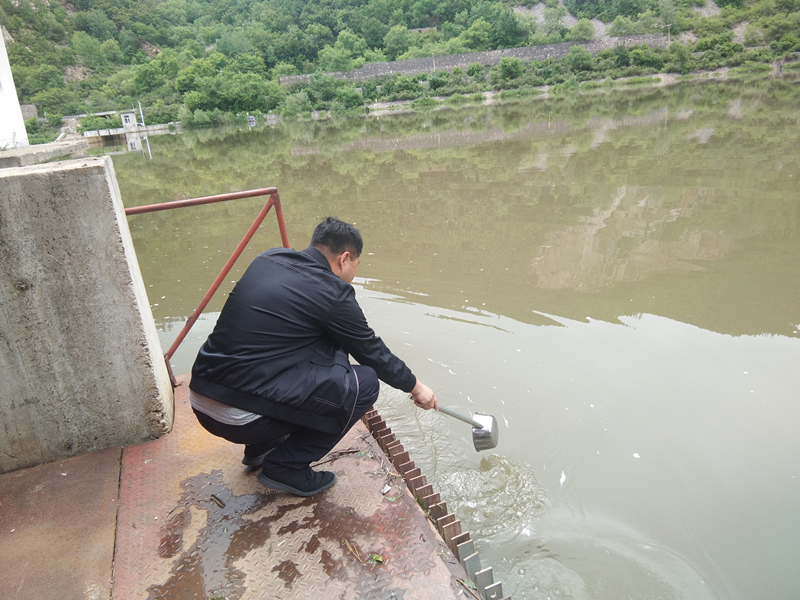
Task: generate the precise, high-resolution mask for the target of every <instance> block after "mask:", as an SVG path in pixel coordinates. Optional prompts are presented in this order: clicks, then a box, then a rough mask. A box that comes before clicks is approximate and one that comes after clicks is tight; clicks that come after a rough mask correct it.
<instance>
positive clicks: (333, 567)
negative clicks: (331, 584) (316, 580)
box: [319, 550, 347, 581]
mask: <svg viewBox="0 0 800 600" xmlns="http://www.w3.org/2000/svg"><path fill="white" fill-rule="evenodd" d="M319 562H320V564H321V565H322V569H323V570H324V571H325V574H326V575H327V576H328V577H329V578H330V579H337V580H339V581H346V580H347V569H345V568H344V565H343V564H342V561H340V560H336V559H335V558H333V555H332V554H331V553H330V552H328V551H327V550H323V551H322V557H321V558H320V561H319Z"/></svg>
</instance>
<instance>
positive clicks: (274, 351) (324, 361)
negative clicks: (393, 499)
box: [190, 247, 416, 433]
mask: <svg viewBox="0 0 800 600" xmlns="http://www.w3.org/2000/svg"><path fill="white" fill-rule="evenodd" d="M348 354H350V355H351V356H353V358H355V359H356V360H357V361H358V362H359V363H360V364H362V365H367V366H370V367H372V368H373V369H375V371H376V372H377V374H378V378H380V379H381V380H382V381H384V382H386V383H387V384H389V385H391V386H392V387H395V388H399V389H401V390H403V391H405V392H410V391H411V390H412V388H413V387H414V385H415V383H416V377H414V375H413V374H412V373H411V370H410V369H409V368H408V367H407V366H406V365H405V363H404V362H403V361H402V360H400V359H399V358H398V357H396V356H395V355H394V354H392V353H391V351H390V350H389V349H388V348H387V347H386V344H384V343H383V341H382V340H381V339H380V338H379V337H378V336H376V335H375V332H374V331H373V330H372V329H371V328H370V327H369V325H368V324H367V320H366V318H365V317H364V313H363V312H362V310H361V307H360V306H359V305H358V302H356V297H355V291H354V290H353V286H351V285H350V284H349V283H347V282H346V281H344V280H342V279H340V278H339V277H337V276H336V275H335V274H334V273H333V271H332V270H331V268H330V265H329V264H328V261H327V259H326V258H325V256H324V255H323V254H322V253H321V252H320V251H319V250H317V249H316V248H313V247H310V248H306V249H305V250H303V251H302V252H297V251H295V250H292V249H287V248H273V249H272V250H268V251H266V252H264V253H262V254H260V255H259V256H258V257H256V259H255V260H254V261H253V262H252V264H251V265H250V266H249V267H248V269H247V271H246V272H245V273H244V275H243V276H242V278H241V279H240V280H239V282H238V283H237V284H236V286H235V287H234V288H233V291H232V292H231V293H230V296H229V298H228V300H227V302H226V303H225V306H224V307H223V309H222V313H221V314H220V317H219V320H218V321H217V324H216V326H215V327H214V331H213V332H212V334H211V335H210V336H209V337H208V340H206V343H205V344H203V347H202V348H201V349H200V352H199V353H198V355H197V359H196V360H195V363H194V366H193V367H192V379H191V383H190V387H191V389H193V390H194V391H195V392H197V393H199V394H203V395H204V396H208V397H209V398H213V399H214V400H217V401H218V402H222V403H224V404H228V405H231V406H236V407H238V408H242V409H245V410H249V411H251V412H255V413H258V414H262V415H267V416H269V417H273V418H276V419H281V420H283V421H288V422H290V423H295V424H297V425H303V426H306V427H310V428H313V429H318V430H321V431H327V432H330V433H339V432H341V431H343V429H344V428H345V427H346V426H347V424H348V421H349V416H350V413H351V411H352V409H353V406H354V403H355V399H356V394H357V392H358V390H357V382H356V378H355V376H354V374H353V371H352V368H351V366H350V361H349V359H348V356H347V355H348Z"/></svg>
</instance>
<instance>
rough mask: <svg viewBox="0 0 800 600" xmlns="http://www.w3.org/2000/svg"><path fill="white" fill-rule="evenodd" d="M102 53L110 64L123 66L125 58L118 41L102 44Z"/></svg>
mask: <svg viewBox="0 0 800 600" xmlns="http://www.w3.org/2000/svg"><path fill="white" fill-rule="evenodd" d="M100 52H101V53H102V55H103V56H104V57H105V58H106V60H108V62H111V63H114V64H115V65H118V64H121V63H122V61H123V60H124V58H125V57H124V56H123V55H122V50H120V47H119V42H117V40H106V41H105V42H103V43H102V44H100Z"/></svg>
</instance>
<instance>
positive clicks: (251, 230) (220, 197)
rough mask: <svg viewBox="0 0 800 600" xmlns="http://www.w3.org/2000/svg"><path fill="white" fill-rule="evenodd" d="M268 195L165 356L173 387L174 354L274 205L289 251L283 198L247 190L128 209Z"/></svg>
mask: <svg viewBox="0 0 800 600" xmlns="http://www.w3.org/2000/svg"><path fill="white" fill-rule="evenodd" d="M267 194H269V197H270V198H269V200H267V203H266V204H265V205H264V207H263V208H262V209H261V211H260V212H259V213H258V215H257V216H256V218H255V220H254V221H253V223H252V225H250V227H249V229H248V230H247V232H246V233H245V234H244V237H243V238H242V241H241V242H239V245H238V246H236V249H235V250H234V251H233V254H231V256H230V258H229V259H228V262H226V263H225V266H224V267H222V270H221V271H220V272H219V275H217V278H216V279H215V280H214V282H213V283H212V284H211V287H210V288H209V289H208V291H207V292H206V294H205V296H203V299H202V300H201V301H200V304H198V305H197V308H195V309H194V311H193V312H192V314H191V316H190V317H189V319H188V320H187V321H186V324H185V325H184V326H183V329H181V331H180V332H179V333H178V336H177V337H176V338H175V341H173V342H172V345H171V346H170V347H169V349H168V350H167V351H166V353H165V354H164V360H165V361H166V363H167V371H168V373H169V378H170V381H171V382H172V386H173V387H177V385H178V382H177V379H176V377H175V375H174V374H173V372H172V364H171V363H170V359H171V358H172V356H173V355H174V354H175V352H176V351H177V349H178V347H179V346H180V345H181V343H182V342H183V340H184V339H185V338H186V336H187V335H188V333H189V331H190V330H191V328H192V326H193V325H194V324H195V322H196V321H197V319H198V318H199V317H200V315H201V314H202V312H203V310H204V309H205V307H206V306H207V305H208V303H209V302H210V301H211V298H212V297H213V296H214V294H215V293H216V291H217V290H218V289H219V286H220V285H222V282H223V281H224V280H225V277H226V276H227V275H228V273H229V272H230V270H231V269H232V268H233V265H234V263H235V262H236V260H237V259H238V258H239V256H241V254H242V252H244V249H245V248H246V247H247V244H248V243H250V240H251V239H252V238H253V236H254V235H255V233H256V231H257V230H258V228H259V226H260V225H261V223H262V222H263V221H264V218H265V217H266V216H267V213H268V212H269V210H270V208H272V207H273V206H274V207H275V216H276V218H277V221H278V229H279V230H280V234H281V243H282V244H283V247H284V248H289V236H288V235H287V233H286V223H285V222H284V220H283V208H282V207H281V200H280V196H279V195H278V190H277V189H276V188H261V189H257V190H248V191H245V192H233V193H230V194H219V195H217V196H204V197H202V198H191V199H189V200H175V201H173V202H163V203H161V204H150V205H147V206H134V207H131V208H126V209H125V214H126V215H140V214H144V213H149V212H156V211H161V210H170V209H173V208H183V207H186V206H198V205H201V204H212V203H215V202H226V201H228V200H238V199H240V198H252V197H255V196H265V195H267Z"/></svg>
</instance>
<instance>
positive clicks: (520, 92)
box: [497, 88, 544, 100]
mask: <svg viewBox="0 0 800 600" xmlns="http://www.w3.org/2000/svg"><path fill="white" fill-rule="evenodd" d="M542 94H544V92H543V91H542V90H540V89H538V88H519V89H516V90H504V91H502V92H500V93H499V94H497V97H498V98H500V100H514V99H516V98H530V97H533V96H541V95H542Z"/></svg>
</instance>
